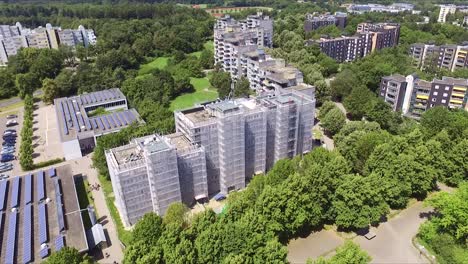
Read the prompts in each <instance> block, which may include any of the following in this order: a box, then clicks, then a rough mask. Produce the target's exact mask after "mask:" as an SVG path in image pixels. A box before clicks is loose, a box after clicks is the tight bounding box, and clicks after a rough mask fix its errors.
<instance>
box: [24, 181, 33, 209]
mask: <svg viewBox="0 0 468 264" xmlns="http://www.w3.org/2000/svg"><path fill="white" fill-rule="evenodd" d="M24 180H25V187H24V204H29V203H31V202H32V175H31V174H28V175H26V176H25V177H24Z"/></svg>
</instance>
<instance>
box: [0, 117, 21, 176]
mask: <svg viewBox="0 0 468 264" xmlns="http://www.w3.org/2000/svg"><path fill="white" fill-rule="evenodd" d="M16 115H17V116H18V117H17V118H14V119H15V120H16V121H17V122H18V124H17V125H15V126H11V127H7V126H6V122H7V121H8V120H12V119H7V116H6V115H4V116H1V117H0V133H1V135H3V133H4V132H5V130H6V129H14V130H16V134H17V135H18V137H17V138H16V144H15V153H14V155H15V157H16V158H17V159H15V160H13V161H10V163H11V164H13V169H12V170H10V171H6V172H2V173H1V174H7V175H9V176H10V177H13V176H16V175H20V174H22V172H23V171H22V170H21V167H20V165H19V160H18V154H19V146H20V142H21V136H20V134H21V128H22V127H23V125H22V124H23V111H22V109H21V111H18V113H17V114H16ZM0 141H1V142H2V143H3V141H4V140H3V138H2V139H0Z"/></svg>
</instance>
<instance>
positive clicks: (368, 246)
mask: <svg viewBox="0 0 468 264" xmlns="http://www.w3.org/2000/svg"><path fill="white" fill-rule="evenodd" d="M431 210H432V208H430V207H424V205H423V203H422V202H417V203H415V204H414V205H412V206H411V207H409V208H408V209H405V210H403V211H402V212H401V213H400V214H398V215H397V216H395V217H394V218H392V219H390V220H389V221H388V222H386V223H383V224H381V225H379V227H378V228H377V229H375V230H373V232H374V233H375V234H376V235H377V236H376V237H375V238H373V239H372V240H367V239H366V238H365V237H363V236H358V237H356V238H355V239H354V242H356V243H357V244H359V245H360V246H361V248H362V249H364V250H365V251H367V252H368V253H369V255H370V256H371V257H372V263H429V261H428V260H427V259H426V258H425V257H424V256H423V255H421V254H420V252H419V251H418V250H417V249H416V248H415V247H414V246H413V244H412V239H413V237H414V236H416V234H417V233H418V229H419V226H420V225H421V224H422V223H423V222H424V221H426V220H427V213H428V212H430V211H431Z"/></svg>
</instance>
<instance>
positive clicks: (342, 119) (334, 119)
mask: <svg viewBox="0 0 468 264" xmlns="http://www.w3.org/2000/svg"><path fill="white" fill-rule="evenodd" d="M345 123H346V116H345V115H344V114H343V112H341V110H340V109H338V108H334V109H332V110H330V111H329V112H328V113H327V114H326V115H325V117H324V118H323V119H322V120H321V122H320V124H321V126H322V127H323V128H324V129H325V131H327V132H328V133H330V134H331V135H335V134H336V133H338V132H339V131H340V129H341V128H342V127H343V126H344V125H345Z"/></svg>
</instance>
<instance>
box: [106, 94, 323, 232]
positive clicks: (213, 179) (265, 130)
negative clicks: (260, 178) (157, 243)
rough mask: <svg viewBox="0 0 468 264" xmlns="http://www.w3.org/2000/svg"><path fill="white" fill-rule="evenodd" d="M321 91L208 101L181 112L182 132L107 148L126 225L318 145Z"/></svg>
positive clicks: (235, 186)
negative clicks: (316, 124) (315, 140)
mask: <svg viewBox="0 0 468 264" xmlns="http://www.w3.org/2000/svg"><path fill="white" fill-rule="evenodd" d="M314 112H315V96H314V94H312V96H308V95H305V94H304V93H302V92H298V91H296V90H294V89H289V90H283V91H282V93H281V94H278V95H269V96H258V97H256V98H250V99H235V100H225V101H215V102H208V103H205V104H201V105H197V106H195V107H193V108H190V109H186V110H181V111H176V112H175V113H174V116H175V122H176V133H174V134H170V135H151V136H147V137H143V138H137V139H134V140H133V141H132V142H130V144H129V145H126V146H123V147H119V148H115V149H110V150H107V151H106V159H107V164H108V168H109V173H110V175H111V179H112V185H113V188H114V194H115V198H116V203H117V207H118V209H119V211H120V213H121V215H122V219H123V222H124V224H125V225H126V226H131V225H133V224H135V223H136V222H137V220H138V219H139V218H141V217H142V216H143V215H144V214H145V213H147V212H150V211H154V212H156V213H158V214H159V215H163V214H164V213H165V212H166V210H167V208H168V206H169V205H170V204H171V203H173V202H184V203H186V204H188V205H191V204H192V203H193V202H194V201H196V200H204V199H207V198H208V197H209V196H211V195H214V194H217V193H223V194H227V193H228V192H230V191H234V190H240V189H243V188H245V186H246V183H247V182H248V181H249V180H250V179H251V178H252V177H253V176H254V175H256V174H259V173H264V172H266V171H267V170H269V169H270V168H271V167H272V166H273V165H274V163H275V162H276V161H278V160H280V159H284V158H291V157H294V156H296V155H301V154H302V153H306V152H308V151H310V150H311V148H312V138H311V131H312V126H313V119H314Z"/></svg>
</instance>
